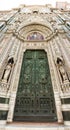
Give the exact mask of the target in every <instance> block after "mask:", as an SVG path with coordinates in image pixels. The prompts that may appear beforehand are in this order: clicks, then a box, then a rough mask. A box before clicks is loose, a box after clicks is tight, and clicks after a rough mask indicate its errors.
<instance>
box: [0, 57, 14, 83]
mask: <svg viewBox="0 0 70 130" xmlns="http://www.w3.org/2000/svg"><path fill="white" fill-rule="evenodd" d="M13 64H14V59H13V57H12V58H10V59H9V60H8V63H7V66H6V68H5V69H4V72H3V76H2V81H3V82H5V83H7V82H8V80H9V77H10V74H11V70H12V67H13Z"/></svg>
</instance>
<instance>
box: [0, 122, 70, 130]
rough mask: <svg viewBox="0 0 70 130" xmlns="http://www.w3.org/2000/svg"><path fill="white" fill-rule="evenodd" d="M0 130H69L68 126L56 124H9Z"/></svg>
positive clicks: (0, 127)
mask: <svg viewBox="0 0 70 130" xmlns="http://www.w3.org/2000/svg"><path fill="white" fill-rule="evenodd" d="M0 130H70V126H64V125H62V124H60V125H59V124H58V123H22V122H21V123H17V122H15V123H10V124H6V125H2V126H0Z"/></svg>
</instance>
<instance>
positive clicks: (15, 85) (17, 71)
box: [7, 44, 25, 122]
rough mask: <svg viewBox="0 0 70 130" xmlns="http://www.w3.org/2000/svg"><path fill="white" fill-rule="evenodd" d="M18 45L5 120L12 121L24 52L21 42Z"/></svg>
mask: <svg viewBox="0 0 70 130" xmlns="http://www.w3.org/2000/svg"><path fill="white" fill-rule="evenodd" d="M20 46H21V47H20V50H19V55H18V60H17V63H16V66H15V68H14V69H15V71H14V73H13V79H12V85H11V95H10V103H9V112H8V117H7V122H12V120H13V114H14V107H15V99H16V94H17V89H18V82H19V76H20V70H21V65H22V60H23V54H24V52H25V50H24V49H23V44H21V45H20Z"/></svg>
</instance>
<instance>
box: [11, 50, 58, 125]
mask: <svg viewBox="0 0 70 130" xmlns="http://www.w3.org/2000/svg"><path fill="white" fill-rule="evenodd" d="M13 120H14V121H25V122H28V121H29V122H55V121H57V116H56V109H55V101H54V94H53V89H52V82H51V76H50V70H49V65H48V58H47V54H46V52H45V51H44V50H26V51H25V53H24V57H23V61H22V67H21V73H20V78H19V85H18V91H17V96H16V103H15V109H14V118H13Z"/></svg>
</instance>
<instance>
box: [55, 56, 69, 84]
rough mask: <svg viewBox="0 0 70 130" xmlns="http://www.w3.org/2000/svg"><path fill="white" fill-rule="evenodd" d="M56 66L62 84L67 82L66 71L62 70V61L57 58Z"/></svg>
mask: <svg viewBox="0 0 70 130" xmlns="http://www.w3.org/2000/svg"><path fill="white" fill-rule="evenodd" d="M57 65H58V69H59V73H60V76H61V79H62V82H65V81H68V76H67V73H66V71H65V69H64V65H63V61H62V59H60V58H57Z"/></svg>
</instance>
